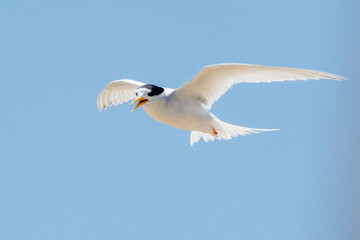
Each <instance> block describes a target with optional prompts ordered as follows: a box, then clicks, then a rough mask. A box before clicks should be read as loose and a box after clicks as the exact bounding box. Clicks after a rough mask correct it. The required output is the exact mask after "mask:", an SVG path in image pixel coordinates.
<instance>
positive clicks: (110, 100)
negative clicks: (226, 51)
mask: <svg viewBox="0 0 360 240" xmlns="http://www.w3.org/2000/svg"><path fill="white" fill-rule="evenodd" d="M309 79H314V80H318V79H333V80H342V79H346V78H344V77H342V76H339V75H335V74H331V73H326V72H319V71H313V70H305V69H296V68H284V67H266V66H258V65H246V64H218V65H211V66H207V67H205V68H203V69H202V70H201V71H200V72H199V73H198V74H197V75H196V76H195V77H193V78H192V79H191V80H190V81H189V82H187V83H186V84H184V85H183V86H182V87H180V88H178V89H170V88H161V87H157V86H155V85H151V84H145V83H142V82H138V81H134V80H129V79H123V80H116V81H112V82H110V83H109V84H108V85H107V86H106V87H105V88H104V89H103V90H102V91H101V92H100V94H99V95H98V98H97V105H98V108H99V110H100V111H101V110H102V109H106V108H107V107H109V106H112V105H115V106H116V105H118V104H121V103H123V102H127V101H129V100H132V99H135V98H136V97H137V98H136V99H135V101H134V102H133V103H135V102H138V104H137V105H136V107H135V108H137V107H138V106H141V105H142V106H143V108H144V110H145V111H146V113H147V114H148V115H149V116H150V117H152V118H153V119H155V120H157V121H159V122H162V123H164V124H167V125H170V126H173V127H176V128H179V129H184V130H190V131H191V136H190V144H191V145H193V144H194V143H196V142H198V141H199V140H200V139H201V138H203V139H204V141H205V142H208V141H213V140H214V139H215V138H216V139H231V138H232V137H235V136H238V135H246V134H251V133H258V132H260V131H274V130H277V129H255V128H247V127H240V126H236V125H232V124H229V123H225V122H222V121H221V120H219V119H218V118H217V117H216V116H215V115H213V114H212V113H211V112H209V110H210V109H211V106H212V105H213V104H214V102H216V101H217V100H219V98H220V97H221V96H222V95H223V94H224V93H225V92H226V91H227V90H229V89H230V88H231V87H232V86H233V85H234V84H237V83H245V82H247V83H260V82H282V81H295V80H309ZM135 108H134V109H135ZM134 109H133V110H134Z"/></svg>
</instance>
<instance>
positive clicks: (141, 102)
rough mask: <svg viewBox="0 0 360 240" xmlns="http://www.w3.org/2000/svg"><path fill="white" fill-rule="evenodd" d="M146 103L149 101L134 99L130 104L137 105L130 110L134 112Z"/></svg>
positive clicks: (139, 98) (140, 98)
mask: <svg viewBox="0 0 360 240" xmlns="http://www.w3.org/2000/svg"><path fill="white" fill-rule="evenodd" d="M147 101H149V99H146V98H142V97H138V98H137V99H135V100H134V101H133V102H132V103H131V104H130V106H131V105H133V104H134V103H136V102H137V103H138V104H136V106H135V107H134V108H133V109H132V110H131V111H134V110H135V109H137V108H138V107H140V106H141V105H143V104H145V103H146V102H147Z"/></svg>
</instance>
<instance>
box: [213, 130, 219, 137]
mask: <svg viewBox="0 0 360 240" xmlns="http://www.w3.org/2000/svg"><path fill="white" fill-rule="evenodd" d="M212 130H213V133H214V135H215V136H217V135H218V132H217V131H216V130H215V128H212Z"/></svg>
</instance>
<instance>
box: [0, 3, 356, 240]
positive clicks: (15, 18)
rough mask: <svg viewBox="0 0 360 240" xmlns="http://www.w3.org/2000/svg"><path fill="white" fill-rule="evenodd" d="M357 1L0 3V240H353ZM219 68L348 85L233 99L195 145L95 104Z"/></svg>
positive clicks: (275, 89) (268, 89) (237, 93)
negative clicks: (306, 75) (226, 131)
mask: <svg viewBox="0 0 360 240" xmlns="http://www.w3.org/2000/svg"><path fill="white" fill-rule="evenodd" d="M359 10H360V3H359V1H355V0H349V1H340V0H336V1H335V0H334V1H325V0H323V1H322V0H321V1H310V0H304V1H169V2H164V1H157V0H153V1H36V0H35V1H16V0H15V1H2V2H1V3H0V27H1V38H0V43H1V44H0V52H1V54H0V64H1V66H2V67H1V71H0V78H1V83H2V92H1V94H0V100H1V106H2V111H3V113H2V118H0V123H1V124H0V130H1V135H0V141H1V144H0V149H1V151H0V191H1V198H0V238H1V239H7V240H11V239H22V240H23V239H36V240H40V239H68V240H70V239H157V240H158V239H207V240H209V239H276V240H280V239H295V240H297V239H299V240H300V239H318V240H320V239H326V240H332V239H334V240H335V239H339V240H340V239H341V240H343V239H357V238H358V236H359V234H360V232H359V228H358V223H359V221H360V218H359V216H360V206H359V202H360V192H359V182H360V179H359V170H360V163H359V154H360V148H359V136H360V128H359V122H360V97H359V96H360V95H359V90H360V83H359V76H360V70H359V69H360V68H359V64H360V57H359V56H360V48H359V44H358V43H359V41H360V26H359V20H360V19H359ZM224 62H237V63H249V64H260V65H269V66H285V67H298V68H309V69H314V70H321V71H327V72H332V73H336V74H339V75H343V76H346V77H348V78H349V81H342V82H337V81H329V80H322V81H308V82H289V83H288V82H285V83H271V84H265V83H264V84H241V85H236V86H234V87H233V88H232V89H231V90H230V91H229V92H228V93H227V94H226V95H224V96H223V97H222V98H221V99H220V101H219V102H217V103H216V104H215V105H214V107H213V109H212V111H213V113H214V114H215V115H217V116H218V117H219V118H220V119H222V120H223V121H226V122H230V123H233V124H237V125H241V126H247V127H255V128H279V129H280V131H279V132H270V133H262V134H257V135H252V136H246V137H238V138H235V139H233V140H231V141H216V142H212V143H204V142H200V143H198V144H196V145H194V146H193V147H190V145H189V137H190V133H189V132H186V131H182V130H178V129H175V128H171V127H169V126H166V125H163V124H160V123H158V122H155V121H154V120H152V119H150V117H148V116H147V115H146V114H145V113H144V111H143V110H142V109H140V108H139V109H138V110H136V111H135V112H133V113H130V110H131V108H130V107H129V106H128V104H123V105H121V106H118V107H115V108H110V109H108V110H106V111H105V112H101V113H100V112H99V111H98V109H97V106H96V97H97V94H98V93H99V92H100V91H101V89H102V88H103V87H105V85H106V84H107V83H108V82H110V81H111V80H115V79H121V78H130V79H135V80H139V81H143V82H148V83H153V84H157V85H160V86H167V87H171V88H176V87H179V86H181V85H182V84H183V83H184V82H186V81H188V80H189V79H190V78H191V77H192V76H194V75H195V74H196V73H197V72H198V71H199V70H200V69H201V68H202V67H203V66H205V65H209V64H216V63H224Z"/></svg>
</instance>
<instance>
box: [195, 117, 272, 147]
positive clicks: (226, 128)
mask: <svg viewBox="0 0 360 240" xmlns="http://www.w3.org/2000/svg"><path fill="white" fill-rule="evenodd" d="M211 127H212V128H213V134H209V133H205V132H200V131H191V135H190V145H191V146H192V145H194V143H197V142H198V141H199V140H200V139H201V138H202V139H203V140H204V141H205V142H208V141H214V140H215V139H218V140H221V139H226V140H228V139H231V138H233V137H237V136H239V135H241V136H244V135H250V134H252V133H259V132H269V131H278V130H279V129H259V128H247V127H241V126H236V125H233V124H229V123H225V122H223V121H220V120H215V121H214V122H213V123H212V126H211ZM214 130H215V131H214Z"/></svg>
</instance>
